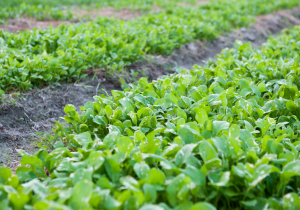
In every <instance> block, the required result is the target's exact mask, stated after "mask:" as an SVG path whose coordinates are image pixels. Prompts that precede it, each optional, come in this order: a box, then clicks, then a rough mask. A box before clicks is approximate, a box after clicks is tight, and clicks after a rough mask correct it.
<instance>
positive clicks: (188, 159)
mask: <svg viewBox="0 0 300 210" xmlns="http://www.w3.org/2000/svg"><path fill="white" fill-rule="evenodd" d="M299 32H300V27H296V28H294V29H292V30H289V31H287V32H285V33H284V34H283V35H281V36H279V37H278V38H275V39H270V40H269V41H268V43H267V44H265V45H264V46H263V47H262V49H261V50H253V49H252V48H251V45H250V44H240V43H237V44H236V48H235V49H225V50H224V51H223V52H222V54H221V55H219V56H218V57H217V58H218V61H217V62H211V63H209V64H208V65H207V66H206V67H195V68H194V69H193V70H192V71H190V72H182V73H180V74H175V75H172V76H168V77H164V78H162V79H159V80H158V81H156V82H152V83H148V82H147V80H146V78H142V79H141V80H140V81H139V83H138V85H137V86H136V85H130V88H128V89H126V90H124V91H112V96H107V97H106V96H96V97H95V102H88V103H86V104H85V106H84V107H82V108H81V110H82V113H81V114H79V113H78V112H76V110H75V107H74V106H72V105H68V106H66V107H65V112H66V114H67V116H65V118H64V119H65V121H66V125H62V124H59V123H58V122H57V123H56V130H55V137H53V139H54V140H56V142H55V144H54V145H55V147H56V149H55V150H54V151H52V152H50V153H48V152H47V151H46V150H40V151H39V152H37V153H36V154H35V155H34V156H29V155H27V154H26V153H25V152H23V151H19V153H20V154H21V155H22V156H23V158H22V160H21V163H22V164H23V165H30V167H29V168H28V167H25V166H22V167H19V168H18V169H17V171H16V175H13V174H12V173H11V172H10V170H9V169H7V168H4V167H2V168H0V201H1V203H0V207H2V209H7V208H8V206H10V207H11V208H13V209H16V210H17V209H38V210H42V209H48V207H51V209H128V210H129V209H130V210H134V209H139V208H140V209H142V210H146V209H157V210H164V209H165V210H169V209H178V210H179V209H187V210H189V209H191V210H197V209H202V210H214V209H221V210H223V209H224V210H225V209H231V210H232V209H247V210H248V209H255V210H260V209H261V210H262V209H273V210H283V209H295V210H296V209H299V208H300V198H299V188H300V159H299V149H300V141H299V137H300V133H299V130H300V107H299V105H298V104H299V102H300V93H299V88H300V80H299V74H300V54H299V47H300V45H299V43H300V33H299Z"/></svg>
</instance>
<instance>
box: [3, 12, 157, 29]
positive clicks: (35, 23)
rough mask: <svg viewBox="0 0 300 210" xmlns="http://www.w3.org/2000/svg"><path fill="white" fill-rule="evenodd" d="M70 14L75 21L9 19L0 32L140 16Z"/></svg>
mask: <svg viewBox="0 0 300 210" xmlns="http://www.w3.org/2000/svg"><path fill="white" fill-rule="evenodd" d="M153 11H157V8H154V10H153ZM72 13H73V14H74V16H75V17H76V19H75V20H72V21H70V20H42V21H39V20H35V19H34V18H28V17H22V18H20V19H9V20H7V23H6V24H4V25H0V30H5V31H9V32H13V33H18V32H20V31H25V30H31V29H34V28H38V29H47V28H49V27H50V26H52V27H54V28H56V27H58V26H60V25H62V24H70V23H77V22H79V19H82V18H83V20H86V21H88V20H91V19H95V18H97V17H104V16H105V17H109V18H112V17H114V18H118V19H121V20H130V19H134V18H137V17H139V16H141V15H142V12H140V11H132V10H129V9H126V8H124V9H121V10H115V9H114V8H110V7H108V8H102V9H94V10H73V11H72Z"/></svg>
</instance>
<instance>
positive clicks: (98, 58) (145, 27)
mask: <svg viewBox="0 0 300 210" xmlns="http://www.w3.org/2000/svg"><path fill="white" fill-rule="evenodd" d="M297 5H299V1H298V0H286V1H283V0H271V1H270V0H262V1H261V0H253V1H248V0H240V1H237V2H236V1H217V2H214V3H211V4H210V5H206V6H199V7H194V8H184V7H180V8H173V9H170V10H167V11H161V12H159V13H154V14H149V15H146V16H142V17H140V18H137V19H135V20H131V21H122V20H116V19H108V18H99V19H97V20H95V21H93V22H89V23H81V24H72V25H62V26H60V27H58V28H55V29H54V28H49V29H48V30H38V29H34V30H31V31H24V32H21V33H19V34H14V33H9V32H5V31H1V32H0V50H1V54H0V69H1V71H0V91H1V89H2V90H4V91H6V90H10V89H20V90H27V89H29V88H31V87H32V85H35V86H39V85H42V84H45V83H51V82H56V81H60V80H70V79H72V78H77V79H79V78H82V77H84V76H85V75H84V74H83V73H84V72H85V70H86V69H88V68H105V69H106V71H107V72H108V73H110V74H112V73H113V71H115V70H121V69H123V68H124V66H126V65H129V64H132V63H134V62H136V61H138V60H139V59H141V58H144V57H145V55H146V53H149V54H170V53H172V51H173V50H174V49H175V48H178V47H180V46H181V45H184V44H186V43H188V42H191V41H194V40H196V39H199V40H212V39H214V38H215V37H217V36H218V35H219V34H221V33H224V32H227V31H229V30H231V29H233V28H236V27H241V26H247V25H248V24H249V23H250V22H252V21H254V17H255V15H258V14H265V13H269V12H272V11H274V10H278V9H283V8H291V7H293V6H297Z"/></svg>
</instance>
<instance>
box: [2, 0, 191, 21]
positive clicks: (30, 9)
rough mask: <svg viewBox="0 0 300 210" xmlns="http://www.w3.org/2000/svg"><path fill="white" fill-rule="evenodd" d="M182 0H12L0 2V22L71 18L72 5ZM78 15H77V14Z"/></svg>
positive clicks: (147, 5)
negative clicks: (11, 19) (7, 20)
mask: <svg viewBox="0 0 300 210" xmlns="http://www.w3.org/2000/svg"><path fill="white" fill-rule="evenodd" d="M180 2H182V0H163V1H162V0H152V1H144V0H127V1H122V0H101V1H99V0H65V1H61V0H53V1H45V0H27V1H25V2H24V1H23V0H10V1H4V2H0V23H5V20H6V19H9V18H19V17H21V16H29V17H34V18H36V19H38V20H49V19H50V20H53V19H54V20H71V19H73V18H75V17H74V15H73V14H72V13H71V12H70V10H71V8H70V6H74V5H75V6H76V7H77V8H84V9H88V10H89V9H93V8H103V7H113V8H116V9H121V8H129V9H132V10H141V11H149V10H152V8H153V7H159V8H174V7H177V6H178V5H179V3H180ZM195 3H196V0H186V1H185V4H187V5H188V4H191V5H193V4H195ZM75 16H76V15H75Z"/></svg>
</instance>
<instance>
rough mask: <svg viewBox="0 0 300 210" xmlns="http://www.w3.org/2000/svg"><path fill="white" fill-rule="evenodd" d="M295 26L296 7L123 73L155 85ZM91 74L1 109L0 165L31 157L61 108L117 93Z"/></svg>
mask: <svg viewBox="0 0 300 210" xmlns="http://www.w3.org/2000/svg"><path fill="white" fill-rule="evenodd" d="M299 24H300V8H294V9H291V10H282V11H279V12H275V13H273V14H269V15H263V16H259V17H257V18H256V23H255V24H252V25H250V26H249V27H247V28H241V29H239V30H236V31H233V32H232V33H229V34H227V35H223V36H220V37H219V38H217V39H216V40H215V41H213V42H200V41H198V42H194V43H189V44H187V45H185V46H182V47H181V48H179V49H177V50H175V51H174V53H173V54H172V55H170V56H149V58H148V59H146V60H144V61H140V62H137V63H135V64H133V65H131V66H128V67H127V68H126V69H127V72H129V70H130V69H133V70H135V71H137V72H140V71H141V70H142V69H145V73H144V76H148V78H149V80H156V79H157V78H159V77H161V76H163V75H166V74H172V73H174V72H175V69H176V68H186V69H191V68H192V66H193V65H194V64H196V65H200V66H203V65H205V63H206V61H207V60H209V59H213V58H214V57H215V56H216V54H218V53H220V52H221V50H222V49H224V48H230V47H233V45H234V42H235V41H236V40H237V39H238V40H241V41H242V42H251V43H252V45H253V46H254V47H255V48H258V47H259V46H261V44H262V43H264V42H265V41H266V40H267V38H268V37H269V36H270V35H274V34H277V33H280V32H281V31H282V30H283V29H285V28H289V27H292V26H295V25H299ZM150 57H151V59H150ZM94 73H96V75H97V77H94V78H93V77H92V76H90V77H88V78H87V79H85V80H82V81H81V82H80V83H74V84H62V85H61V86H58V87H55V88H53V86H47V87H45V88H42V89H39V90H31V91H29V92H27V93H24V94H21V95H20V100H19V101H18V102H17V103H16V104H15V105H7V106H5V107H4V108H2V109H0V159H1V160H0V165H1V164H7V163H8V162H9V163H10V164H9V166H10V167H12V168H16V166H17V165H19V162H18V161H19V159H20V157H19V155H18V154H17V152H16V149H23V150H25V151H27V152H28V153H31V154H32V153H33V152H34V150H36V147H34V146H32V145H31V143H33V142H37V141H38V139H39V138H37V136H36V135H35V134H36V133H37V132H38V131H39V132H51V128H52V127H53V126H54V124H55V120H59V119H60V117H62V116H64V111H63V110H64V107H65V105H67V104H73V105H74V106H75V107H76V108H77V110H79V108H80V107H81V106H83V105H84V103H85V102H87V101H93V96H94V95H96V89H98V90H101V89H102V88H103V89H104V90H106V91H107V92H109V93H110V91H111V90H114V89H120V88H121V86H120V83H119V82H118V81H116V80H112V79H110V80H109V79H106V78H105V75H104V73H103V72H101V71H99V72H95V71H92V72H91V74H94ZM128 74H129V73H128ZM119 76H120V75H119ZM126 80H127V81H128V82H131V81H132V78H129V77H127V79H126ZM22 98H23V99H22ZM0 107H1V104H0ZM1 123H2V127H1ZM2 129H3V130H2ZM1 161H2V163H1Z"/></svg>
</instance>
